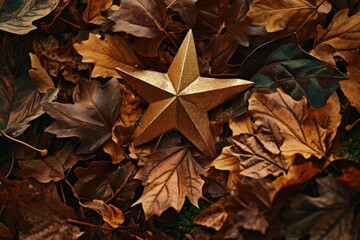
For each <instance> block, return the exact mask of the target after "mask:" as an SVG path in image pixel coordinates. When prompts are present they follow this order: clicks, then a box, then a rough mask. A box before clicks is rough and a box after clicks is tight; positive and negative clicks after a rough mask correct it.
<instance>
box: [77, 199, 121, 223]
mask: <svg viewBox="0 0 360 240" xmlns="http://www.w3.org/2000/svg"><path fill="white" fill-rule="evenodd" d="M80 204H81V206H83V207H86V208H90V209H92V210H94V211H96V212H97V213H99V214H100V215H101V216H102V218H103V220H104V221H105V222H107V223H108V224H110V226H111V227H113V228H118V227H119V226H120V225H121V224H122V223H123V222H124V215H123V213H122V211H121V210H120V209H119V208H117V207H115V206H114V205H112V204H106V203H105V202H104V201H102V200H97V199H95V200H93V201H92V202H87V203H80Z"/></svg>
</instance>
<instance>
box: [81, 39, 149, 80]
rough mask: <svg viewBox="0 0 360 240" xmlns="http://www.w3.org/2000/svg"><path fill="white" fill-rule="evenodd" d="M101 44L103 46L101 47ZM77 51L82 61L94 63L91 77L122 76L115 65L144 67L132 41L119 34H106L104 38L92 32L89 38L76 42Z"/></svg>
mask: <svg viewBox="0 0 360 240" xmlns="http://www.w3.org/2000/svg"><path fill="white" fill-rule="evenodd" d="M99 46H101V47H99ZM74 48H75V49H76V51H77V52H78V53H79V54H80V55H82V56H83V58H82V62H88V63H94V64H95V67H94V69H93V71H92V73H91V77H93V78H95V77H103V78H105V77H118V78H121V76H120V75H119V72H118V71H116V70H115V67H119V66H121V65H124V64H125V65H130V66H132V67H142V63H141V62H140V60H139V59H138V58H137V56H136V55H135V53H134V49H133V47H132V45H131V44H130V42H129V41H128V40H127V39H126V38H124V37H120V36H118V35H113V36H112V35H105V38H104V40H101V39H99V37H97V36H96V35H95V34H92V33H90V34H89V39H88V40H86V41H82V42H80V43H76V44H74Z"/></svg>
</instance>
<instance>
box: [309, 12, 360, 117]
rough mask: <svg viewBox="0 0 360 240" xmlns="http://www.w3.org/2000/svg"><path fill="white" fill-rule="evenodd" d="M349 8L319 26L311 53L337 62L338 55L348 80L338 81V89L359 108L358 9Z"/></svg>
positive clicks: (359, 33) (359, 36)
mask: <svg viewBox="0 0 360 240" xmlns="http://www.w3.org/2000/svg"><path fill="white" fill-rule="evenodd" d="M348 13H349V9H343V10H341V11H339V12H338V13H336V14H335V16H334V18H333V19H332V21H331V23H330V24H329V26H328V27H327V28H326V29H323V28H322V27H321V26H318V27H317V29H316V38H315V43H314V48H313V49H312V50H311V52H310V54H312V55H314V56H316V57H319V58H320V59H322V60H324V61H326V62H328V63H329V64H331V65H333V66H336V63H335V60H334V57H335V56H340V57H341V58H343V59H344V60H345V61H346V62H347V64H348V65H347V74H348V76H349V80H347V81H342V82H340V87H341V90H342V91H343V92H344V94H345V96H346V97H347V98H348V99H349V101H350V103H351V105H352V106H354V107H355V108H356V109H357V110H358V112H360V100H359V98H358V96H359V94H360V81H359V78H358V76H359V73H360V67H359V64H358V62H359V61H360V52H359V47H360V12H358V13H356V14H354V15H352V16H350V17H349V16H348Z"/></svg>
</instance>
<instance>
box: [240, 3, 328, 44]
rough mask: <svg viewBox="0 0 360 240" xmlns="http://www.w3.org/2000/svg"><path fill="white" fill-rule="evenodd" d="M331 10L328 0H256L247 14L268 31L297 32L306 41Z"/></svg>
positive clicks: (302, 41)
mask: <svg viewBox="0 0 360 240" xmlns="http://www.w3.org/2000/svg"><path fill="white" fill-rule="evenodd" d="M330 10H331V4H330V3H329V2H328V1H327V0H316V1H307V0H279V1H276V2H274V1H271V0H255V1H254V2H253V3H252V4H251V5H250V10H249V12H248V13H247V16H248V17H250V19H251V20H252V21H253V22H254V23H255V24H258V25H261V26H264V27H265V28H266V30H267V31H268V32H276V31H283V32H284V35H288V34H290V33H293V32H296V33H297V35H298V36H299V37H300V42H301V43H304V42H305V41H306V40H308V39H309V38H311V37H312V36H314V30H315V28H316V26H317V25H318V24H323V23H325V20H326V14H327V13H328V12H330Z"/></svg>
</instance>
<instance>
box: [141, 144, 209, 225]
mask: <svg viewBox="0 0 360 240" xmlns="http://www.w3.org/2000/svg"><path fill="white" fill-rule="evenodd" d="M141 161H142V163H141V165H143V167H142V168H141V169H140V170H139V172H138V173H137V175H136V176H135V178H138V179H140V180H142V181H143V185H144V186H145V188H144V192H143V194H142V196H141V197H140V198H139V199H138V200H137V201H136V202H135V203H134V205H136V204H139V203H141V204H142V205H143V209H144V212H145V216H146V219H149V218H150V217H151V216H152V215H154V214H156V215H158V216H160V215H161V213H162V212H163V211H165V210H166V209H168V208H169V207H173V208H174V209H175V210H176V211H177V212H180V210H181V208H182V206H183V204H184V202H185V197H186V196H187V197H188V199H189V200H190V202H191V203H192V204H193V205H195V206H196V207H198V199H199V198H200V197H201V196H202V186H203V184H204V180H202V179H201V177H200V174H202V173H203V169H202V168H201V167H200V165H199V164H198V163H197V162H196V161H195V160H194V158H193V157H192V155H191V153H190V151H189V150H188V149H187V148H186V147H171V148H165V149H161V150H158V151H157V152H154V153H153V154H150V155H149V156H148V157H144V158H141Z"/></svg>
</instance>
